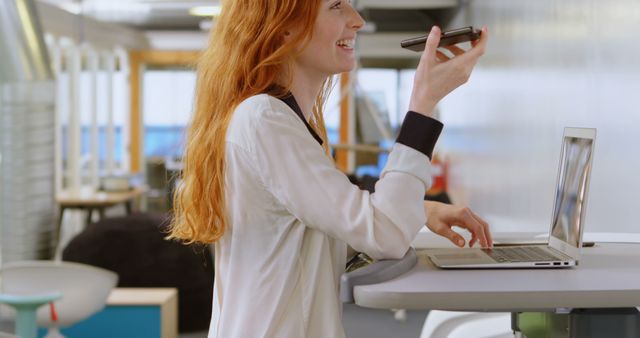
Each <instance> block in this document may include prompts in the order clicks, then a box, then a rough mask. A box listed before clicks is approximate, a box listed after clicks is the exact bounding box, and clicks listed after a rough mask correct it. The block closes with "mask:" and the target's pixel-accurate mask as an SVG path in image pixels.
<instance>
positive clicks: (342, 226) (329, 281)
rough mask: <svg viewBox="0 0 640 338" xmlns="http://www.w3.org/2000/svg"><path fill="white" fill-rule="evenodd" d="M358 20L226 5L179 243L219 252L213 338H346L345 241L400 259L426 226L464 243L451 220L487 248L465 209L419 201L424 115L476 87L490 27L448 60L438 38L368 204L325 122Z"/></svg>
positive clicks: (205, 64) (339, 3)
mask: <svg viewBox="0 0 640 338" xmlns="http://www.w3.org/2000/svg"><path fill="white" fill-rule="evenodd" d="M311 23H313V24H311ZM363 24H364V22H363V20H362V18H361V17H360V16H359V15H358V13H357V12H356V11H355V10H354V8H353V7H352V5H351V3H350V2H349V1H347V0H270V1H265V0H231V1H226V2H224V5H223V10H222V14H221V15H220V17H219V19H218V20H217V24H216V27H215V29H214V32H213V34H212V36H211V40H210V43H209V47H208V48H207V49H206V51H205V52H204V54H203V56H202V58H201V62H200V64H199V68H198V71H199V77H198V84H197V100H196V109H195V116H194V117H193V121H192V123H191V126H190V130H189V133H188V143H187V146H186V151H185V157H184V165H185V167H184V171H183V180H182V183H181V185H180V186H179V188H178V191H177V193H176V196H175V205H176V209H175V220H174V223H173V224H172V232H171V236H170V237H172V238H176V239H180V240H184V241H186V242H201V243H213V242H215V269H216V274H215V283H214V300H213V316H212V321H211V327H210V332H209V337H224V338H230V337H292V338H300V337H344V331H343V328H342V325H341V304H340V302H339V300H338V281H339V277H340V275H341V273H342V272H343V271H344V268H345V262H346V247H347V246H346V244H349V245H350V246H351V247H353V248H354V249H356V250H358V251H362V252H365V253H367V254H369V255H370V256H372V257H373V258H377V259H379V258H399V257H401V256H403V254H404V253H405V252H406V250H407V249H408V248H409V245H410V243H411V241H412V240H413V238H414V237H415V236H416V234H417V232H418V231H419V230H420V228H421V227H422V226H424V224H425V223H427V219H428V224H427V225H428V227H429V228H430V229H431V230H433V231H434V232H436V233H438V234H441V235H443V236H446V237H448V238H449V239H451V240H452V241H454V243H457V244H458V245H460V246H463V245H464V240H463V238H462V237H461V236H459V235H458V234H456V233H455V232H453V231H452V230H451V226H452V225H454V224H455V225H458V226H462V227H466V228H467V229H469V230H470V231H471V233H472V239H471V241H470V243H469V244H470V245H473V244H474V242H476V241H477V242H479V243H480V244H481V245H482V246H491V236H490V234H489V231H488V226H487V224H486V223H485V222H484V221H482V220H481V219H480V218H478V217H477V216H475V215H474V214H473V213H472V212H471V211H470V210H469V209H467V208H460V207H453V206H446V205H442V204H436V203H429V202H423V196H424V193H425V191H426V189H427V188H428V187H429V185H430V183H431V178H430V174H429V157H430V155H431V151H432V149H433V146H434V144H435V141H436V139H437V137H438V135H439V133H440V130H441V128H442V124H441V123H440V122H438V121H436V120H434V119H432V118H430V117H429V116H430V115H431V113H432V111H433V109H434V107H435V105H436V103H437V102H438V101H439V100H440V99H441V98H442V97H444V96H445V95H446V94H448V93H449V92H450V91H451V90H453V89H455V88H456V87H458V86H459V85H461V84H462V83H464V82H465V81H466V80H467V79H468V77H469V74H470V72H471V69H472V68H473V66H474V64H475V63H476V61H477V59H478V58H479V57H480V55H481V54H482V53H483V50H484V48H485V45H486V40H487V31H486V29H485V30H484V31H483V34H482V36H483V37H482V39H481V40H480V41H479V42H478V43H476V44H475V46H474V47H473V48H472V49H471V50H469V51H467V52H465V51H463V50H461V49H459V48H451V49H450V50H451V51H452V53H454V54H455V55H456V56H455V57H454V58H452V59H449V58H448V57H447V56H445V55H444V54H442V53H440V52H439V51H436V46H437V44H438V41H439V36H440V30H439V29H438V28H437V27H434V29H432V34H431V35H430V36H429V39H428V42H427V48H426V51H425V53H424V55H423V56H422V58H421V61H420V64H419V66H418V69H417V73H416V77H415V83H414V89H413V94H412V96H411V104H410V110H411V111H410V112H409V113H408V114H407V118H406V120H405V122H404V123H403V126H402V131H401V133H400V136H399V138H398V143H397V144H396V145H395V146H394V147H393V150H392V151H391V153H390V155H389V160H388V163H387V165H386V167H385V169H384V171H383V173H382V175H381V179H380V181H379V182H378V183H377V184H376V187H375V189H376V193H374V194H369V193H368V192H366V191H361V190H359V189H358V188H357V187H356V186H354V185H352V184H351V183H350V182H349V180H348V179H347V177H346V176H345V175H344V174H343V173H342V172H340V171H339V170H337V169H336V168H335V166H334V163H333V162H332V160H331V159H330V157H329V156H328V155H327V149H328V148H327V137H326V132H325V129H324V125H323V119H322V104H323V102H324V101H323V100H324V98H325V97H326V94H327V91H328V88H329V85H330V84H329V79H330V76H331V75H333V74H337V73H341V72H348V71H350V70H352V69H353V67H354V66H355V61H356V60H355V56H354V51H353V45H354V41H355V38H356V33H357V31H358V30H359V29H360V28H361V27H362V25H363ZM345 243H346V244H345Z"/></svg>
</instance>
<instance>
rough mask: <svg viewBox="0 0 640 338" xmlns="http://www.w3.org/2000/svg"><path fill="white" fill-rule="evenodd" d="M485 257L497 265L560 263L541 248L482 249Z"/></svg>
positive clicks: (555, 257) (558, 259)
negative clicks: (497, 263)
mask: <svg viewBox="0 0 640 338" xmlns="http://www.w3.org/2000/svg"><path fill="white" fill-rule="evenodd" d="M482 251H484V252H485V253H486V254H487V255H489V256H490V257H491V258H493V259H494V260H495V261H496V262H499V263H508V262H537V261H560V260H562V259H561V258H558V257H557V256H555V255H553V254H551V253H549V252H547V251H546V250H544V249H543V248H541V247H535V246H533V247H526V246H525V247H512V248H494V249H482Z"/></svg>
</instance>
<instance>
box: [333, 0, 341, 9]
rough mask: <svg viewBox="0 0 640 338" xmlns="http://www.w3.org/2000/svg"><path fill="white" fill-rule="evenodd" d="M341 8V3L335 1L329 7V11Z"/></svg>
mask: <svg viewBox="0 0 640 338" xmlns="http://www.w3.org/2000/svg"><path fill="white" fill-rule="evenodd" d="M341 7H342V1H337V2H335V3H333V5H331V9H340V8H341Z"/></svg>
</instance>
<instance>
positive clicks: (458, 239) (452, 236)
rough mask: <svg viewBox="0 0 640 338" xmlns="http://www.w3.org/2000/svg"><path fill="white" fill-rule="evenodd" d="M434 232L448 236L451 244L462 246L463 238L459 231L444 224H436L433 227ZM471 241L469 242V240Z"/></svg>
mask: <svg viewBox="0 0 640 338" xmlns="http://www.w3.org/2000/svg"><path fill="white" fill-rule="evenodd" d="M435 228H436V229H437V230H436V233H437V234H438V235H440V236H442V237H445V238H448V239H449V240H450V241H451V242H452V243H453V244H455V245H457V246H459V247H461V248H462V247H464V242H465V241H464V238H463V237H462V236H460V234H459V233H457V232H455V231H453V230H451V228H450V227H448V226H446V225H444V224H443V225H441V226H437V227H435ZM469 243H471V242H469Z"/></svg>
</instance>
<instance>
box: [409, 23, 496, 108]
mask: <svg viewBox="0 0 640 338" xmlns="http://www.w3.org/2000/svg"><path fill="white" fill-rule="evenodd" d="M440 34H441V31H440V28H438V27H437V26H434V27H433V28H432V29H431V32H430V33H429V37H428V38H427V42H426V45H425V48H424V52H423V53H422V56H421V57H420V63H419V64H418V68H417V69H416V74H415V78H414V80H413V91H412V93H411V100H410V102H409V110H413V111H415V112H417V113H420V114H423V115H427V116H431V115H432V114H433V110H434V108H435V106H436V104H437V103H438V102H439V101H440V100H441V99H442V98H444V97H445V96H447V94H449V93H450V92H452V91H453V90H454V89H456V88H458V87H459V86H460V85H462V84H464V83H465V82H467V80H469V76H471V71H472V70H473V67H474V66H475V65H476V63H477V62H478V59H479V58H480V56H482V55H483V54H484V51H485V48H486V45H487V40H488V38H489V33H488V30H487V27H483V28H482V33H481V35H480V39H479V40H475V41H473V42H472V43H471V44H472V48H471V49H469V50H467V51H464V50H463V49H461V48H460V47H457V46H448V47H445V48H447V49H448V50H449V51H450V52H451V53H452V54H453V57H449V56H447V55H446V54H444V53H442V52H441V51H439V50H438V43H439V42H440Z"/></svg>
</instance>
